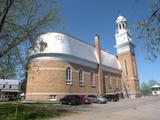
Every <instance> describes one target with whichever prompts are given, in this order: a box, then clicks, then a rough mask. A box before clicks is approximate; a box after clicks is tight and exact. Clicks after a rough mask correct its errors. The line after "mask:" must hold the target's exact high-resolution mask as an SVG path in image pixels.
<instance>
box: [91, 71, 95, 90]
mask: <svg viewBox="0 0 160 120" xmlns="http://www.w3.org/2000/svg"><path fill="white" fill-rule="evenodd" d="M90 80H91V86H92V87H95V86H96V82H95V76H94V73H93V72H91V73H90Z"/></svg>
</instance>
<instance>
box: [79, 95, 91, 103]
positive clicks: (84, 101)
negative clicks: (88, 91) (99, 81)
mask: <svg viewBox="0 0 160 120" xmlns="http://www.w3.org/2000/svg"><path fill="white" fill-rule="evenodd" d="M79 96H80V101H81V104H91V100H90V99H89V97H88V96H87V95H79Z"/></svg>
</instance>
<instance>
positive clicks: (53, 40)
mask: <svg viewBox="0 0 160 120" xmlns="http://www.w3.org/2000/svg"><path fill="white" fill-rule="evenodd" d="M41 40H42V41H43V42H45V43H46V44H47V46H46V48H45V49H44V51H41V52H40V51H32V54H39V53H43V54H44V53H57V54H63V55H69V56H74V57H77V58H80V59H83V60H86V61H90V62H93V63H99V61H98V59H97V56H96V49H95V46H93V45H91V44H88V43H86V42H84V41H81V40H79V39H77V38H74V37H72V36H70V35H66V34H63V33H55V32H54V33H46V34H43V35H41V36H40V37H39V39H38V41H41ZM101 54H102V55H101V56H102V65H104V66H107V67H110V68H113V69H117V70H120V69H121V68H120V64H119V62H118V60H117V58H116V56H114V55H112V54H110V53H108V52H106V51H104V50H101Z"/></svg>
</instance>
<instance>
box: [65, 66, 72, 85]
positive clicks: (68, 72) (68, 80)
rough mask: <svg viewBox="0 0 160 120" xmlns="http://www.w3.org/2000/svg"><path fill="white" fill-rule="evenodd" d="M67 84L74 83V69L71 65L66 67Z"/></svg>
mask: <svg viewBox="0 0 160 120" xmlns="http://www.w3.org/2000/svg"><path fill="white" fill-rule="evenodd" d="M66 85H72V69H71V67H67V68H66Z"/></svg>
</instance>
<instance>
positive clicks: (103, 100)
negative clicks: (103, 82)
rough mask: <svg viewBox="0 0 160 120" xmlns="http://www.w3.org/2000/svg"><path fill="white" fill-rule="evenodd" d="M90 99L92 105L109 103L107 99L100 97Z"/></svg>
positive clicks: (91, 96) (92, 96) (90, 97)
mask: <svg viewBox="0 0 160 120" xmlns="http://www.w3.org/2000/svg"><path fill="white" fill-rule="evenodd" d="M88 98H89V99H90V100H91V102H92V103H107V99H105V98H103V97H101V96H99V95H88Z"/></svg>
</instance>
